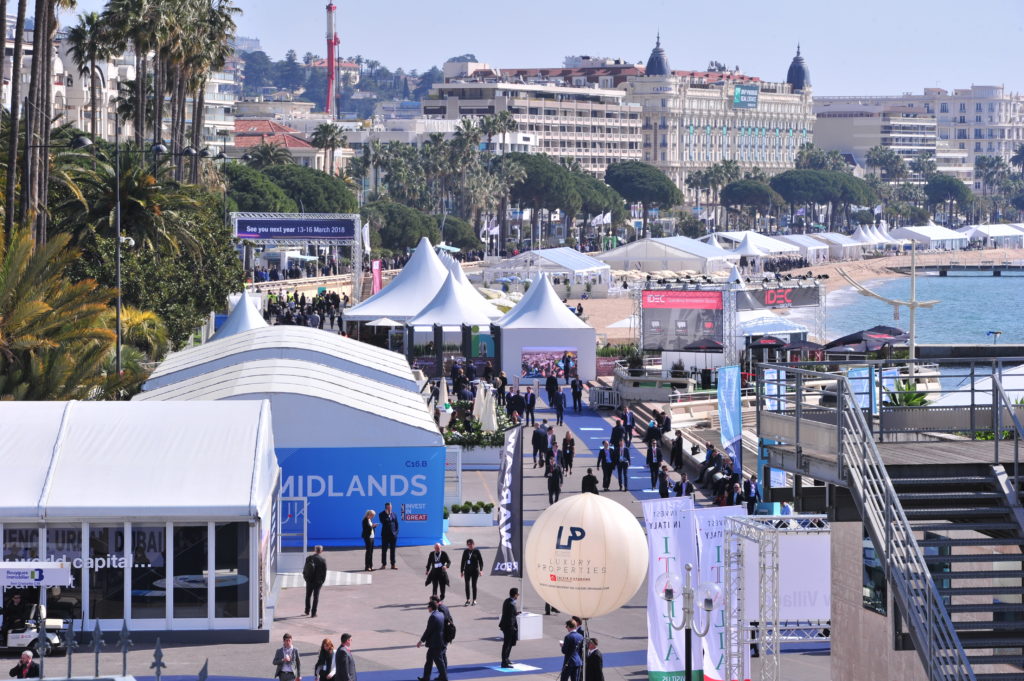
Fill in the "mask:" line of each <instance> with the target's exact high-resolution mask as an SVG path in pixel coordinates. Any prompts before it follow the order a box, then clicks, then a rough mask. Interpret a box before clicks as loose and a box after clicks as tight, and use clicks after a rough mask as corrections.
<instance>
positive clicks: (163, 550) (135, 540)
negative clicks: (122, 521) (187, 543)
mask: <svg viewBox="0 0 1024 681" xmlns="http://www.w3.org/2000/svg"><path fill="white" fill-rule="evenodd" d="M131 614H132V618H133V619H163V618H165V617H167V528H166V526H164V525H133V526H132V611H131Z"/></svg>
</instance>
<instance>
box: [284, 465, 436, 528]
mask: <svg viewBox="0 0 1024 681" xmlns="http://www.w3.org/2000/svg"><path fill="white" fill-rule="evenodd" d="M444 459H445V448H444V447H443V446H438V447H379V448H364V447H338V448H304V449H294V448H281V447H279V448H278V449H277V461H278V463H279V464H281V469H282V472H283V477H282V482H281V496H282V497H305V498H306V503H307V512H308V518H309V530H308V532H309V534H308V537H309V543H310V544H311V545H313V544H323V545H324V546H362V545H363V540H362V536H361V533H362V519H363V516H364V515H365V514H366V512H367V511H368V510H370V509H373V510H374V511H377V513H380V511H381V510H382V509H383V508H384V504H385V503H386V502H389V501H390V502H391V507H392V510H393V511H394V512H395V515H396V516H398V543H399V545H403V546H422V545H425V544H433V543H434V542H436V541H438V540H440V538H441V534H442V531H443V528H442V516H443V513H444V511H443V509H444ZM377 536H378V541H377V543H378V544H379V543H380V542H379V536H380V535H379V534H378V535H377ZM282 543H283V544H284V545H285V546H289V545H298V544H299V543H301V541H300V540H298V539H297V538H290V537H286V538H284V539H283V540H282Z"/></svg>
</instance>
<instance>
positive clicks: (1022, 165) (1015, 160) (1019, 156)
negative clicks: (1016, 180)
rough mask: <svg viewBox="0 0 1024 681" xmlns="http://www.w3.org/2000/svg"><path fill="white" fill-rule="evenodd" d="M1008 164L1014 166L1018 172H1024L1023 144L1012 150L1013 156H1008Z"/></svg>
mask: <svg viewBox="0 0 1024 681" xmlns="http://www.w3.org/2000/svg"><path fill="white" fill-rule="evenodd" d="M1010 165H1011V166H1013V167H1014V168H1016V169H1017V170H1018V171H1019V172H1021V173H1024V144H1018V145H1017V149H1016V150H1015V151H1014V152H1013V156H1011V157H1010Z"/></svg>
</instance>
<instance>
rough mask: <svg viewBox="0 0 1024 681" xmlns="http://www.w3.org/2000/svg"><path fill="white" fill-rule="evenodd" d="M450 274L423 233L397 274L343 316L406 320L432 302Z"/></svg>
mask: <svg viewBox="0 0 1024 681" xmlns="http://www.w3.org/2000/svg"><path fill="white" fill-rule="evenodd" d="M448 275H449V271H448V268H447V267H445V266H444V263H442V262H441V259H440V258H438V257H437V254H436V253H434V249H433V248H431V246H430V242H429V241H427V239H426V237H424V238H422V239H420V243H419V245H418V246H417V247H416V250H415V251H414V252H413V254H412V256H411V257H410V258H409V261H408V262H407V263H405V267H403V268H402V270H401V271H400V272H399V273H398V274H397V275H395V278H394V279H392V280H391V282H390V283H389V284H388V285H387V286H385V287H384V288H382V289H381V290H380V291H378V292H377V293H375V294H374V295H372V296H370V297H369V298H367V299H366V300H364V301H363V302H361V303H359V304H358V305H353V306H352V307H350V308H348V309H347V310H345V312H344V319H345V321H348V322H369V321H373V320H375V319H381V318H383V317H387V318H388V319H394V320H395V321H399V322H404V321H405V320H407V319H409V318H410V317H413V316H415V315H416V314H418V313H419V311H420V310H422V309H423V307H424V306H425V305H426V304H427V303H429V302H430V300H431V299H432V298H433V297H434V295H435V294H436V293H437V291H438V289H440V288H441V285H442V284H443V283H444V281H445V279H446V278H447V277H448Z"/></svg>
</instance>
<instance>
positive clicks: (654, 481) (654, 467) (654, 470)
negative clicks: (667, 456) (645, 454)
mask: <svg viewBox="0 0 1024 681" xmlns="http://www.w3.org/2000/svg"><path fill="white" fill-rule="evenodd" d="M647 468H648V470H650V471H651V489H655V488H657V487H658V471H659V470H660V468H661V464H660V463H649V464H647Z"/></svg>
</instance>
